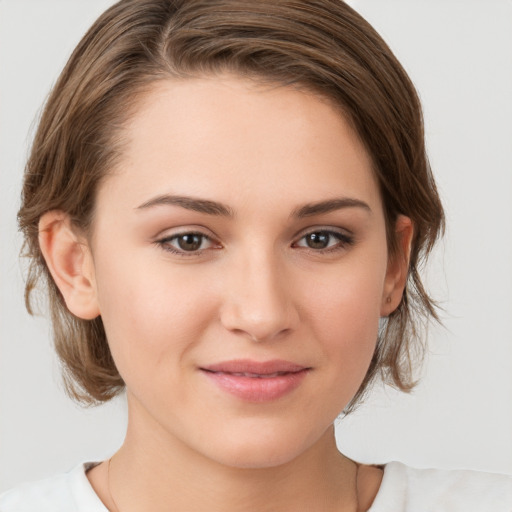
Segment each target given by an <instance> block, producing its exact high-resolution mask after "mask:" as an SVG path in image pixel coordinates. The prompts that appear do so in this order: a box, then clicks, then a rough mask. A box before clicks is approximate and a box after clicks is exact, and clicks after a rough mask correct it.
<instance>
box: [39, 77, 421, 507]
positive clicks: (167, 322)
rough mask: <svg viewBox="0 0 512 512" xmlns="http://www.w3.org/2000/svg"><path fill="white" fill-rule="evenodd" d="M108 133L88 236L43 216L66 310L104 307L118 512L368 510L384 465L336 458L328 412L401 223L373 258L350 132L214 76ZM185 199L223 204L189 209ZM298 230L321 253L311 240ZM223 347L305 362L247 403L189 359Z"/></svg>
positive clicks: (366, 184)
mask: <svg viewBox="0 0 512 512" xmlns="http://www.w3.org/2000/svg"><path fill="white" fill-rule="evenodd" d="M226 113H229V115H226ZM125 136H126V138H127V142H128V143H127V145H126V149H125V153H124V155H123V158H122V160H121V162H120V164H119V165H118V167H117V168H116V169H115V170H113V172H112V173H111V175H110V176H109V177H108V178H107V179H106V180H105V181H104V182H103V183H102V185H101V187H100V190H99V192H98V197H97V204H96V214H95V219H94V224H93V230H92V233H93V234H92V237H91V239H90V240H87V239H85V238H84V237H83V236H82V235H81V234H80V233H77V232H76V230H74V229H73V228H72V227H71V225H70V223H69V219H68V218H67V217H66V215H65V214H63V213H62V212H57V211H54V212H49V213H48V214H46V215H45V216H44V217H43V218H42V219H41V247H42V249H43V252H44V254H45V258H46V260H47V262H48V265H49V267H50V270H51V272H52V275H53V277H54V279H55V280H56V282H57V284H58V286H59V288H60V289H61V291H62V293H63V296H64V298H65V300H66V304H67V306H68V308H69V309H70V311H72V312H73V313H74V314H76V315H77V316H79V317H81V318H94V317H96V316H97V315H99V314H101V316H102V319H103V323H104V325H105V329H106V332H107V337H108V340H109V344H110V347H111V351H112V354H113V357H114V360H115V362H116V365H117V367H118V369H119V371H120V373H121V375H122V377H123V379H124V381H125V382H126V386H127V399H128V410H129V421H128V430H127V435H126V440H125V442H124V444H123V446H122V447H121V449H120V450H119V452H118V453H117V454H116V455H115V457H114V459H113V460H112V465H111V474H110V491H111V493H112V495H113V496H114V499H115V502H116V503H117V506H118V508H119V510H120V511H122V512H130V511H139V510H153V511H159V510H169V509H171V508H172V509H175V510H187V511H195V510H198V511H199V510H210V511H217V510H218V511H231V510H236V511H245V510H247V511H248V510H262V511H264V510H280V511H288V510H289V511H296V510H312V511H314V510H322V511H330V510H337V511H344V510H346V511H348V510H356V509H357V510H367V508H368V507H369V506H370V504H371V502H372V501H373V498H374V496H375V494H376V492H377V490H378V487H379V485H380V480H381V477H382V473H381V471H380V470H378V469H376V468H369V467H364V466H362V467H360V468H359V471H357V465H356V464H355V463H354V462H353V461H350V460H349V459H347V458H346V457H344V456H343V455H341V454H340V453H339V452H338V451H337V449H336V445H335V440H334V428H333V422H334V420H335V419H336V417H337V416H338V415H339V414H340V412H341V411H342V410H343V408H344V407H345V406H346V405H347V403H348V402H349V401H350V399H351V398H352V397H353V396H354V394H355V393H356V391H357V389H358V388H359V386H360V384H361V382H362V380H363V378H364V376H365V373H366V370H367V368H368V365H369V363H370V359H371V357H372V354H373V351H374V349H375V342H376V339H377V329H378V321H379V318H380V317H381V316H385V315H388V314H389V313H390V312H392V311H393V310H394V309H395V308H396V307H397V305H398V304H399V302H400V299H401V295H402V292H403V288H404V285H405V279H406V273H407V256H408V251H409V245H410V240H411V236H412V226H411V222H410V221H409V219H407V218H405V217H399V219H398V221H397V224H396V231H397V236H398V238H399V240H400V244H399V245H400V248H401V254H399V255H398V257H395V258H392V259H391V258H389V255H388V251H387V243H386V230H385V221H384V215H383V209H382V203H381V198H380V194H379V189H378V184H377V182H376V180H375V177H374V174H373V172H372V164H371V159H370V157H369V155H368V153H367V152H366V150H365V149H364V147H363V145H362V143H361V142H360V141H359V139H358V137H357V136H356V134H355V133H354V132H353V130H352V129H351V128H350V126H349V124H348V123H347V122H346V121H345V119H344V118H343V117H342V116H341V115H340V113H339V112H338V111H336V110H335V109H334V108H333V107H332V106H331V105H330V104H329V103H328V102H327V101H325V100H323V99H321V98H319V97H317V96H315V95H313V94H310V93H306V92H303V91H302V92H301V91H298V90H296V89H293V88H290V87H272V88H270V87H266V88H264V87H263V86H257V85H255V84H254V83H250V82H248V81H244V80H243V79H241V78H237V77H236V76H230V75H225V76H222V77H215V78H213V77H204V78H197V79H191V80H187V81H170V80H169V81H163V82H160V83H158V84H156V85H155V86H154V88H153V90H152V91H150V92H149V93H147V94H146V95H145V96H144V98H143V100H142V101H141V102H140V105H139V106H138V109H137V111H136V114H135V115H134V116H133V118H132V120H131V121H130V123H129V124H128V126H127V127H126V130H125ZM163 195H169V196H172V197H176V196H179V197H180V198H183V197H185V198H188V199H187V201H185V202H184V201H183V200H180V201H181V202H180V204H169V203H170V202H172V201H170V200H169V199H167V200H165V201H162V200H161V197H162V196H163ZM155 198H157V200H156V201H155ZM190 198H193V199H194V200H195V199H197V198H200V199H203V200H208V201H215V202H217V203H221V204H222V205H224V207H225V209H226V210H227V212H229V213H230V215H219V214H211V213H204V212H198V211H193V210H191V209H190ZM340 198H341V199H343V200H344V201H345V203H344V204H343V207H338V208H336V209H331V210H330V211H324V212H316V213H314V212H312V211H311V208H310V211H309V212H308V213H309V214H308V215H303V216H300V215H297V213H298V212H299V211H300V210H301V209H302V213H304V207H305V206H306V205H310V206H311V204H313V203H320V202H325V201H330V200H338V199H340ZM347 198H349V199H351V200H353V201H352V203H350V204H348V205H347V204H346V199H347ZM174 202H176V201H174ZM155 203H156V204H155ZM184 206H186V207H184ZM338 206H340V205H338ZM225 213H226V212H225ZM184 233H199V234H201V235H203V238H201V237H200V238H199V241H200V242H201V244H200V248H199V250H192V251H184V250H183V248H181V249H180V245H179V240H180V239H179V238H177V235H178V234H182V235H183V234H184ZM311 233H317V234H319V233H320V234H323V236H324V240H325V241H326V244H327V247H326V248H325V249H321V248H319V247H318V246H314V247H311V246H310V245H308V244H310V241H311V240H310V238H308V237H307V235H308V234H311ZM329 233H330V234H329ZM333 233H335V234H333ZM173 237H174V238H173ZM181 240H182V242H183V239H181ZM187 247H189V246H187ZM172 250H174V251H176V250H178V251H179V252H180V253H179V254H177V253H175V252H171V251H172ZM232 359H251V360H255V361H267V360H271V359H284V360H287V361H291V362H293V363H296V364H300V365H302V366H305V367H307V368H310V370H309V371H308V372H307V375H306V376H305V378H304V379H303V380H302V381H301V383H300V385H299V386H298V387H297V388H296V389H294V390H293V391H292V392H290V393H288V394H286V395H285V396H283V397H280V398H278V399H276V400H270V401H266V402H262V403H253V402H250V401H247V400H242V399H240V398H238V397H234V396H233V395H231V394H229V393H226V392H225V391H223V390H222V389H220V388H219V387H218V386H216V385H215V384H213V383H212V382H211V380H210V379H208V378H206V377H205V374H204V372H202V371H201V370H200V368H202V367H204V366H206V365H209V364H213V363H218V362H221V361H226V360H232ZM107 477H108V475H107V466H106V464H105V463H103V464H101V465H99V466H97V467H96V468H94V469H93V470H91V471H90V472H89V473H88V478H89V480H90V481H91V483H92V485H93V487H94V489H95V490H96V492H97V493H98V495H99V496H100V498H101V499H102V500H103V502H104V503H105V504H106V505H107V506H108V507H109V508H110V509H111V510H115V509H116V508H115V505H114V504H113V503H112V500H111V496H110V492H109V489H108V482H107Z"/></svg>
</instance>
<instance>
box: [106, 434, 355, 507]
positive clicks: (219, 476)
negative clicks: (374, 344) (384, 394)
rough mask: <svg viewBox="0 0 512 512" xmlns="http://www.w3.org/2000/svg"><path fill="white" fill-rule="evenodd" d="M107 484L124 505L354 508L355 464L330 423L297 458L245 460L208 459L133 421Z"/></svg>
mask: <svg viewBox="0 0 512 512" xmlns="http://www.w3.org/2000/svg"><path fill="white" fill-rule="evenodd" d="M110 487H111V489H110V491H111V493H112V495H113V498H114V500H115V502H116V504H117V507H118V509H119V512H132V511H139V510H152V511H154V512H159V511H164V510H166V511H167V510H170V509H172V510H187V511H190V512H195V511H204V510H209V511H211V512H217V511H219V512H220V511H222V512H230V511H235V510H236V511H237V512H241V511H254V510H258V511H262V512H265V511H267V510H268V511H270V510H279V511H282V512H287V511H296V510H311V511H323V512H328V511H334V510H336V511H337V512H343V511H353V510H355V509H356V508H357V505H356V503H357V495H356V465H355V464H354V463H353V462H352V461H350V460H349V459H347V458H346V457H344V456H343V455H341V454H340V453H339V452H338V450H337V448H336V444H335V439H334V428H333V427H331V428H330V429H329V430H328V431H327V432H325V434H324V435H323V436H322V437H321V438H320V439H319V440H318V441H317V443H315V444H314V445H313V446H312V447H310V448H309V449H308V450H306V451H305V452H303V453H301V454H300V455H299V456H297V457H295V458H293V459H292V460H289V461H286V462H284V463H282V464H279V465H275V466H269V467H263V468H261V467H260V468H240V467H232V466H227V465H225V464H221V463H219V462H217V461H214V460H211V459H207V458H205V457H204V456H203V455H202V454H199V453H197V452H195V451H193V450H192V449H190V448H189V447H188V446H184V445H183V444H181V443H180V442H178V441H177V440H176V439H173V438H172V437H171V436H169V434H168V433H164V432H157V434H156V435H155V430H153V434H152V435H144V433H143V431H141V430H139V429H138V428H137V426H136V425H133V424H130V425H129V428H128V431H127V435H126V439H125V442H124V444H123V446H122V447H121V449H120V450H119V451H118V452H117V454H116V455H115V456H114V458H113V461H112V465H111V475H110Z"/></svg>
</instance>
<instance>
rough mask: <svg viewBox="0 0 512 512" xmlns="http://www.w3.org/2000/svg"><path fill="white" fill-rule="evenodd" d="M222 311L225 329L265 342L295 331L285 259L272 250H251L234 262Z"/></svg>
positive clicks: (260, 248)
mask: <svg viewBox="0 0 512 512" xmlns="http://www.w3.org/2000/svg"><path fill="white" fill-rule="evenodd" d="M233 266H234V268H233V269H232V272H231V273H230V274H231V275H230V279H229V280H228V281H229V282H227V283H226V290H225V302H224V307H223V311H222V319H221V320H222V322H223V324H224V326H225V327H226V328H227V329H229V330H231V331H237V332H239V333H244V334H246V335H247V336H248V337H249V338H251V339H252V340H254V341H264V340H268V339H272V338H275V337H276V336H277V335H279V334H282V333H284V332H285V331H288V330H291V329H293V328H294V326H295V323H296V321H297V312H296V310H295V308H294V305H293V300H292V297H291V293H290V292H291V290H290V287H289V284H290V283H289V282H288V280H287V278H286V269H285V268H284V267H285V265H284V263H283V261H282V258H281V257H280V255H279V254H277V253H276V251H274V250H272V249H270V248H266V249H265V248H264V247H261V246H259V247H254V246H252V248H248V250H246V251H244V252H243V253H242V254H240V255H239V257H238V258H237V261H236V263H233Z"/></svg>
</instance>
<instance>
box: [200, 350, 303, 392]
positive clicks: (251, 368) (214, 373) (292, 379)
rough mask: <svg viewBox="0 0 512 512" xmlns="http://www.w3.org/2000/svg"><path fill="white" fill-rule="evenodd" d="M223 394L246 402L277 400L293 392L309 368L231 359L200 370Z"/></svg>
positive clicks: (281, 361) (287, 362)
mask: <svg viewBox="0 0 512 512" xmlns="http://www.w3.org/2000/svg"><path fill="white" fill-rule="evenodd" d="M200 370H201V371H202V372H203V373H204V375H205V376H206V377H207V378H209V379H210V381H213V383H214V384H215V385H216V386H217V387H218V388H220V389H221V390H222V391H224V392H226V393H228V394H230V395H232V396H235V397H236V398H239V399H242V400H244V401H248V402H267V401H273V400H277V399H279V398H282V397H284V396H285V395H288V394H289V393H291V392H292V391H294V390H295V389H296V388H297V387H298V386H299V385H300V384H301V383H302V381H303V380H304V378H305V377H306V375H307V374H308V373H309V372H310V370H311V368H310V367H306V366H302V365H298V364H295V363H291V362H289V361H283V360H272V361H265V362H257V361H249V360H234V361H225V362H222V363H217V364H214V365H210V366H206V367H201V368H200Z"/></svg>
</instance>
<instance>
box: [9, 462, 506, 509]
mask: <svg viewBox="0 0 512 512" xmlns="http://www.w3.org/2000/svg"><path fill="white" fill-rule="evenodd" d="M92 466H94V464H92V463H87V464H80V465H79V466H78V467H76V468H75V469H73V470H72V471H70V472H69V473H65V474H63V475H58V476H54V477H52V478H47V479H45V480H41V481H39V482H34V483H26V484H22V485H19V486H18V487H15V488H14V489H12V490H10V491H7V492H5V493H3V494H2V495H0V512H108V510H107V508H106V507H105V505H103V503H102V502H101V501H100V499H99V498H98V496H97V495H96V493H95V492H94V490H93V488H92V487H91V484H90V483H89V480H88V479H87V477H86V475H85V472H86V471H87V469H89V468H90V467H92ZM176 512H186V511H176ZM369 512H512V477H511V476H506V475H496V474H492V473H480V472H478V471H445V470H438V469H413V468H410V467H408V466H405V465H404V464H402V463H400V462H390V463H389V464H386V465H385V467H384V478H383V479H382V484H381V487H380V489H379V492H378V493H377V496H376V498H375V501H374V502H373V505H372V506H371V508H370V509H369Z"/></svg>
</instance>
